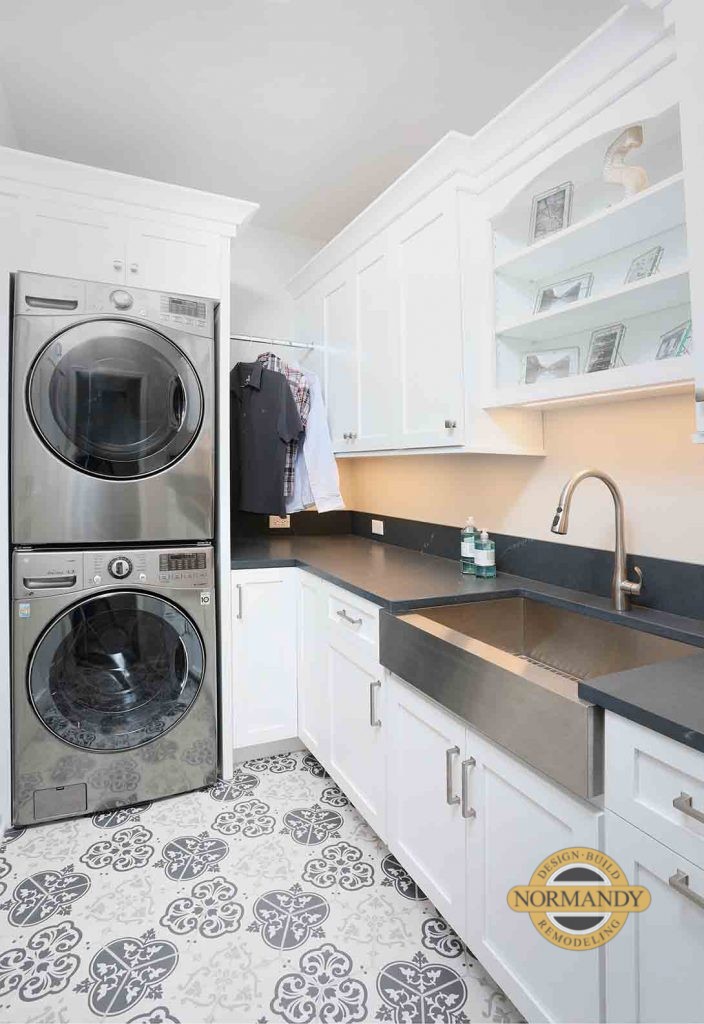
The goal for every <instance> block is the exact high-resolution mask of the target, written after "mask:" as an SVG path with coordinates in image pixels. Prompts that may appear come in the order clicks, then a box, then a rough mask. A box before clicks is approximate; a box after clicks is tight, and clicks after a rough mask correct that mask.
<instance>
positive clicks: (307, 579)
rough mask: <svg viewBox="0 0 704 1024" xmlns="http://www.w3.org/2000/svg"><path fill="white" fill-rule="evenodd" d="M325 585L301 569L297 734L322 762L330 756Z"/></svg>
mask: <svg viewBox="0 0 704 1024" xmlns="http://www.w3.org/2000/svg"><path fill="white" fill-rule="evenodd" d="M327 617H328V612H327V597H326V592H325V588H324V584H321V582H320V580H318V579H316V577H315V576H311V575H310V574H309V573H307V572H302V573H301V576H300V585H299V590H298V622H299V634H298V735H299V737H300V739H301V740H302V741H303V742H304V743H305V745H306V746H307V747H308V749H309V750H311V751H312V752H313V753H314V754H315V756H316V757H317V758H318V760H319V761H321V762H322V763H323V764H327V762H328V760H329V755H330V730H329V719H328V711H329V700H328V675H327V672H326V670H325V668H326V663H325V659H326V654H327Z"/></svg>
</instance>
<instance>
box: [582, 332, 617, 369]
mask: <svg viewBox="0 0 704 1024" xmlns="http://www.w3.org/2000/svg"><path fill="white" fill-rule="evenodd" d="M625 333H626V325H625V324H608V325H607V326H605V327H598V328H597V329H596V330H595V331H593V332H592V336H591V338H590V339H589V351H588V353H587V362H586V365H585V367H584V372H585V373H599V372H601V371H602V370H610V369H611V368H612V367H614V366H615V365H616V360H617V359H618V354H619V349H620V347H621V342H622V341H623V336H624V334H625Z"/></svg>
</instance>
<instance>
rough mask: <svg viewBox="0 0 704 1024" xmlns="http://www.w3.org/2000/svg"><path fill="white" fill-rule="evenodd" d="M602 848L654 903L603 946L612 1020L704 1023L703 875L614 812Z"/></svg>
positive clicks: (607, 816) (609, 820)
mask: <svg viewBox="0 0 704 1024" xmlns="http://www.w3.org/2000/svg"><path fill="white" fill-rule="evenodd" d="M605 849H606V851H607V852H608V854H609V856H610V857H613V859H614V860H615V861H616V862H617V864H618V865H619V867H620V868H622V869H623V871H625V873H626V876H627V878H628V881H629V882H630V883H631V885H644V886H645V887H646V888H647V889H648V890H649V891H650V898H651V903H650V907H649V908H648V910H646V911H644V912H643V913H642V914H631V915H630V916H629V918H628V922H627V924H626V926H625V927H624V928H623V930H622V932H621V934H620V935H618V936H617V937H616V938H615V939H613V940H612V941H611V942H610V943H609V944H608V945H607V946H606V947H605V949H606V1006H607V1020H608V1021H610V1022H614V1024H616V1022H627V1021H628V1022H631V1021H637V1022H639V1024H640V1022H643V1024H645V1022H654V1024H655V1022H657V1024H662V1022H663V1021H678V1022H685V1021H687V1022H701V1021H702V1020H704V995H703V994H702V980H701V975H700V973H699V972H700V971H701V969H702V964H704V870H702V868H699V867H696V866H695V865H694V864H692V863H691V862H690V861H688V860H686V859H685V858H684V857H682V856H679V855H678V854H676V853H674V852H673V851H672V850H670V849H669V848H668V847H667V846H663V844H662V843H660V842H658V841H657V840H656V839H653V838H651V837H650V836H648V835H646V834H645V833H644V832H641V831H640V829H638V828H635V827H634V826H633V825H631V824H629V822H627V821H624V820H623V819H622V818H620V817H619V816H618V815H617V814H613V813H612V812H610V811H607V813H606V844H605Z"/></svg>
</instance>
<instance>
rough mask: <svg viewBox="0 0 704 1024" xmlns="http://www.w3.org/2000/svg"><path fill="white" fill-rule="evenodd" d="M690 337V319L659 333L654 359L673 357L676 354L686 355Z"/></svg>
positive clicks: (676, 355)
mask: <svg viewBox="0 0 704 1024" xmlns="http://www.w3.org/2000/svg"><path fill="white" fill-rule="evenodd" d="M691 338H692V321H691V320H685V321H684V323H681V324H678V325H677V327H673V328H672V329H671V330H669V331H666V332H665V333H664V334H661V335H660V341H659V343H658V348H657V351H656V353H655V358H656V359H658V360H659V359H675V358H676V357H678V356H683V355H686V354H687V352H688V350H689V342H690V340H691Z"/></svg>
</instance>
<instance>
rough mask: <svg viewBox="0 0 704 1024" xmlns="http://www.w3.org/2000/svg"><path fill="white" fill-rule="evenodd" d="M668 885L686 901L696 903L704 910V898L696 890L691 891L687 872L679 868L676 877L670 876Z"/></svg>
mask: <svg viewBox="0 0 704 1024" xmlns="http://www.w3.org/2000/svg"><path fill="white" fill-rule="evenodd" d="M667 884H668V885H669V886H670V888H671V889H674V890H675V892H678V893H680V894H681V895H682V896H684V897H685V898H686V899H688V900H691V902H692V903H695V904H696V905H697V906H698V907H701V908H702V910H704V896H700V895H699V893H698V892H695V891H694V889H690V887H689V875H688V874H687V872H686V871H680V870H679V868H678V869H677V871H675V873H674V875H670V877H669V879H668V881H667Z"/></svg>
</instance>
